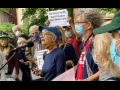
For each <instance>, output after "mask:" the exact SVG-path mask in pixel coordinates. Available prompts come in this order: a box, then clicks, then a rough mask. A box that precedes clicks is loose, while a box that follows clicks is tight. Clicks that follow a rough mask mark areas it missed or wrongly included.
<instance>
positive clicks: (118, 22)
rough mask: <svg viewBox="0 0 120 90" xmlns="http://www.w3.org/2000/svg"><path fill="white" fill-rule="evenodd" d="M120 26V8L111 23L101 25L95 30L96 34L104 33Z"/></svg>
mask: <svg viewBox="0 0 120 90" xmlns="http://www.w3.org/2000/svg"><path fill="white" fill-rule="evenodd" d="M119 28H120V10H119V11H118V12H117V13H116V15H115V16H114V17H113V19H112V21H111V23H109V24H107V25H104V26H101V27H99V28H96V29H94V30H93V33H94V34H102V33H105V32H110V33H111V31H113V30H116V29H119Z"/></svg>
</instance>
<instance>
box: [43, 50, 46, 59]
mask: <svg viewBox="0 0 120 90" xmlns="http://www.w3.org/2000/svg"><path fill="white" fill-rule="evenodd" d="M46 52H47V51H45V52H44V54H43V60H45V56H46Z"/></svg>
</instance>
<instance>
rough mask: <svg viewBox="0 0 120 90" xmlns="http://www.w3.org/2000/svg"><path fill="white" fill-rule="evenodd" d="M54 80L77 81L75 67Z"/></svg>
mask: <svg viewBox="0 0 120 90" xmlns="http://www.w3.org/2000/svg"><path fill="white" fill-rule="evenodd" d="M52 81H76V80H75V68H74V67H73V68H71V69H69V70H67V71H66V72H64V73H62V74H61V75H59V76H57V77H56V78H54V79H53V80H52Z"/></svg>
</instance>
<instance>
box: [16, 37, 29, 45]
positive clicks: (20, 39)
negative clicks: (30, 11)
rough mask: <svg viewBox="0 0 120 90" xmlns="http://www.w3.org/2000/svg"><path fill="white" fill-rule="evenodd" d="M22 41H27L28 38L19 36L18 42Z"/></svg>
mask: <svg viewBox="0 0 120 90" xmlns="http://www.w3.org/2000/svg"><path fill="white" fill-rule="evenodd" d="M21 41H23V42H25V43H27V40H26V39H25V38H23V37H19V38H18V41H17V44H19V43H20V42H21Z"/></svg>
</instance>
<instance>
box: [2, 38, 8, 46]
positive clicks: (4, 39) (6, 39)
mask: <svg viewBox="0 0 120 90" xmlns="http://www.w3.org/2000/svg"><path fill="white" fill-rule="evenodd" d="M8 40H9V39H8V38H0V45H1V42H2V41H7V43H8Z"/></svg>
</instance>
